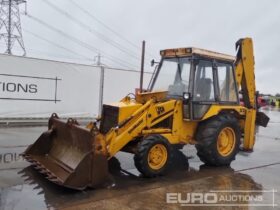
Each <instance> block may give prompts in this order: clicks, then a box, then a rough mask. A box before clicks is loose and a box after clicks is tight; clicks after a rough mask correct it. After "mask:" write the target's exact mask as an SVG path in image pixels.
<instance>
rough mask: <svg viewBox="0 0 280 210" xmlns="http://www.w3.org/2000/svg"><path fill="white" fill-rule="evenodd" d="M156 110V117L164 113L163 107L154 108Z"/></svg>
mask: <svg viewBox="0 0 280 210" xmlns="http://www.w3.org/2000/svg"><path fill="white" fill-rule="evenodd" d="M156 110H157V114H158V115H160V114H162V113H164V112H165V110H164V107H163V106H158V107H157V108H156Z"/></svg>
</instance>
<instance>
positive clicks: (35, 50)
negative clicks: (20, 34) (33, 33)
mask: <svg viewBox="0 0 280 210" xmlns="http://www.w3.org/2000/svg"><path fill="white" fill-rule="evenodd" d="M0 46H3V47H5V45H4V44H0ZM14 48H15V50H14V51H16V52H20V51H21V47H20V46H14ZM25 49H26V50H27V51H32V52H36V54H42V55H47V56H50V57H51V58H52V59H53V58H54V57H55V58H57V57H59V58H64V59H70V60H83V61H92V59H91V60H88V59H79V58H74V57H69V56H65V55H61V54H53V53H49V52H45V51H42V50H38V49H34V48H28V47H26V48H25ZM36 58H40V59H41V57H36Z"/></svg>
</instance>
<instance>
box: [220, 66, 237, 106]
mask: <svg viewBox="0 0 280 210" xmlns="http://www.w3.org/2000/svg"><path fill="white" fill-rule="evenodd" d="M217 72H218V85H219V95H220V101H222V102H223V101H226V102H237V93H236V87H235V80H234V72H233V69H232V66H231V65H230V64H223V63H218V64H217Z"/></svg>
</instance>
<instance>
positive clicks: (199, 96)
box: [149, 48, 239, 120]
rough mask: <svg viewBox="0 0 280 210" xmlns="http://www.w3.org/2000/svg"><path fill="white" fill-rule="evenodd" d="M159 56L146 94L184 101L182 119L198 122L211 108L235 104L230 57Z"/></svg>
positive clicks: (174, 52) (192, 52)
mask: <svg viewBox="0 0 280 210" xmlns="http://www.w3.org/2000/svg"><path fill="white" fill-rule="evenodd" d="M161 56H162V60H161V62H160V63H159V66H158V68H156V71H155V73H154V75H153V78H152V80H151V83H150V87H149V90H150V91H167V92H168V98H174V99H182V100H184V104H185V105H184V118H185V119H190V120H200V119H201V118H202V117H203V116H204V114H205V113H206V112H207V111H208V109H209V107H210V106H211V105H212V104H226V105H229V104H230V105H235V104H236V105H238V104H239V99H238V94H237V93H238V91H237V85H236V81H235V75H234V74H235V72H234V61H235V57H234V56H230V55H225V54H221V53H216V52H212V51H208V50H202V49H198V48H179V49H169V50H163V51H161ZM184 96H185V97H184ZM186 96H187V97H186Z"/></svg>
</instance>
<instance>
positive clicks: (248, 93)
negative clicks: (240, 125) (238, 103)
mask: <svg viewBox="0 0 280 210" xmlns="http://www.w3.org/2000/svg"><path fill="white" fill-rule="evenodd" d="M236 49H237V56H236V62H235V66H236V82H237V87H238V90H241V94H242V97H243V100H244V106H245V107H246V108H247V111H246V118H245V127H244V144H243V149H244V150H252V149H253V146H254V143H255V127H256V124H257V123H256V122H257V119H256V118H257V117H258V116H260V117H259V118H264V119H261V120H259V121H263V122H260V125H262V126H264V127H266V125H267V123H268V120H269V118H268V117H267V116H266V115H265V114H263V113H261V112H258V111H257V109H258V107H257V100H256V82H255V61H254V54H253V52H254V50H253V41H252V39H251V38H244V39H240V40H238V41H237V42H236Z"/></svg>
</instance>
